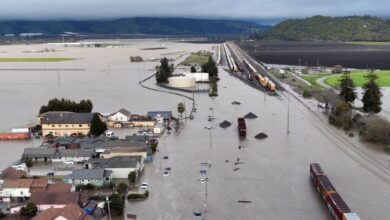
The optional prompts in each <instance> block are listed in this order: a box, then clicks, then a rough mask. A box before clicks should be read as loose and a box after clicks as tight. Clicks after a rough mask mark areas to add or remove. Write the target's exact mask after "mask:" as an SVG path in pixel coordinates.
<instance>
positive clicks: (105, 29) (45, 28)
mask: <svg viewBox="0 0 390 220" xmlns="http://www.w3.org/2000/svg"><path fill="white" fill-rule="evenodd" d="M266 28H268V26H263V25H259V24H257V23H255V22H250V21H237V20H212V19H188V18H126V19H118V20H91V21H62V20H59V21H1V22H0V34H1V35H5V34H15V35H20V34H21V33H43V34H46V35H58V34H62V33H64V32H71V33H78V34H150V35H231V34H242V33H250V32H262V31H264V30H265V29H266Z"/></svg>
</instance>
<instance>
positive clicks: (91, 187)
mask: <svg viewBox="0 0 390 220" xmlns="http://www.w3.org/2000/svg"><path fill="white" fill-rule="evenodd" d="M95 189H96V186H95V185H92V184H90V183H88V184H86V185H77V186H76V190H77V191H80V190H95Z"/></svg>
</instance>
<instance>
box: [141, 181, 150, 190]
mask: <svg viewBox="0 0 390 220" xmlns="http://www.w3.org/2000/svg"><path fill="white" fill-rule="evenodd" d="M148 186H149V184H148V183H147V182H143V183H141V189H147V188H148Z"/></svg>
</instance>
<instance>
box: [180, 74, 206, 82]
mask: <svg viewBox="0 0 390 220" xmlns="http://www.w3.org/2000/svg"><path fill="white" fill-rule="evenodd" d="M184 75H185V76H188V77H195V81H196V82H209V74H208V73H184Z"/></svg>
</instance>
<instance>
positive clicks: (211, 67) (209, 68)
mask: <svg viewBox="0 0 390 220" xmlns="http://www.w3.org/2000/svg"><path fill="white" fill-rule="evenodd" d="M202 72H205V73H209V77H210V80H211V79H216V78H218V67H217V64H216V63H215V62H214V60H213V58H212V57H211V55H210V56H209V60H208V61H207V63H206V64H204V65H203V66H202Z"/></svg>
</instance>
